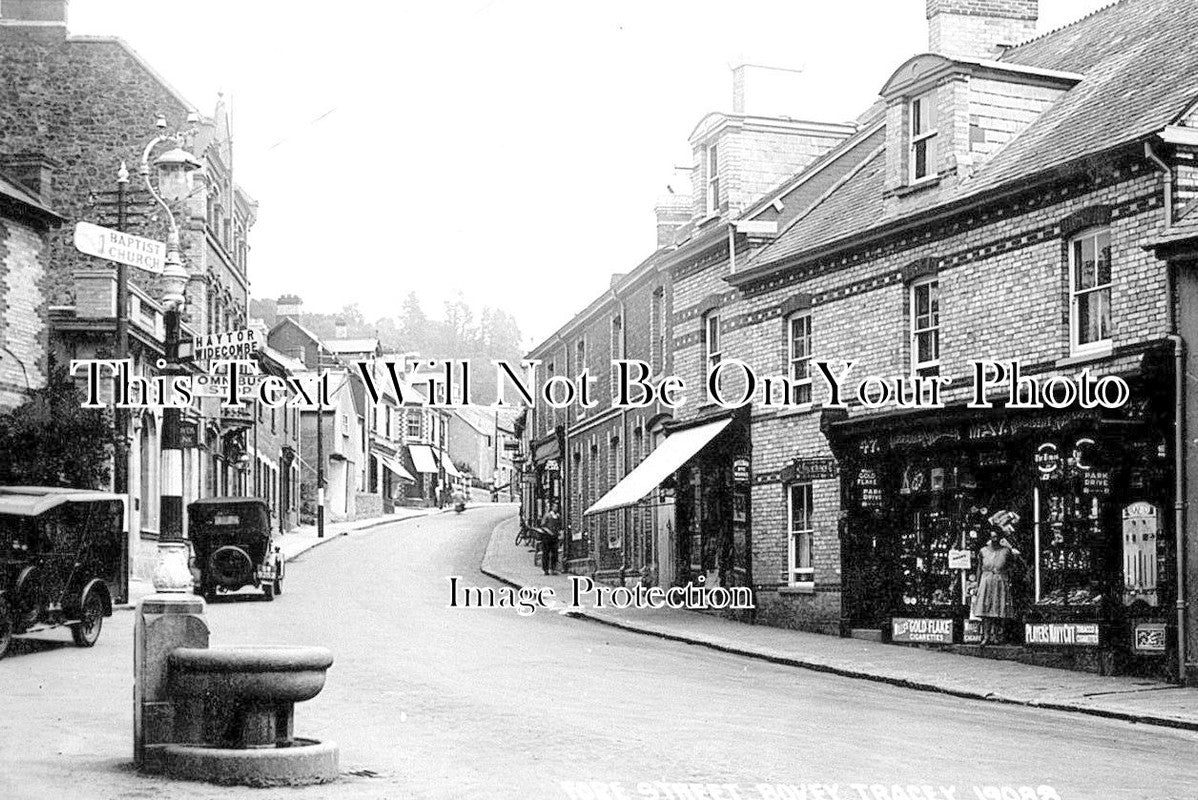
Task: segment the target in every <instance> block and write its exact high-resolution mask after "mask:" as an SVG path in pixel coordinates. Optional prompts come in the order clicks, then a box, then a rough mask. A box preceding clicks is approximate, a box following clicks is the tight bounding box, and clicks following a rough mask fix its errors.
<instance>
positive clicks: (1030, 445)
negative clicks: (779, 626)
mask: <svg viewBox="0 0 1198 800" xmlns="http://www.w3.org/2000/svg"><path fill="white" fill-rule="evenodd" d="M1149 405H1150V404H1148V403H1143V404H1140V405H1139V406H1137V407H1135V408H1124V409H1120V410H1118V412H1110V411H1108V412H1102V413H1100V411H1099V410H1083V409H1071V410H1063V411H1054V410H1051V409H1046V410H1036V411H1016V410H1000V409H993V410H990V409H979V410H968V409H964V408H960V409H953V410H942V411H939V412H935V413H928V412H925V413H920V414H906V415H892V416H889V417H878V418H872V419H868V420H862V419H856V420H847V419H841V420H838V421H833V420H830V421H829V423H828V424H826V425H825V431H826V433H827V435H828V437H829V441H830V442H831V443H832V446H833V449H834V451H835V452H836V454H837V458H838V459H839V461H840V465H841V489H842V497H843V502H844V508H843V512H844V513H843V515H842V527H841V558H842V582H843V587H844V602H843V618H842V630H843V632H844V633H845V634H852V633H861V632H867V631H872V632H874V633H875V635H877V634H880V635H881V638H883V639H884V640H888V641H891V642H895V643H906V644H922V645H935V646H941V647H951V648H953V649H957V650H960V651H963V652H969V653H972V654H976V655H989V656H994V657H1002V658H1013V659H1017V660H1021V661H1025V662H1029V663H1037V664H1043V665H1048V666H1059V667H1067V668H1072V669H1081V670H1087V671H1093V672H1100V673H1103V674H1116V673H1131V674H1144V675H1153V676H1158V677H1165V676H1167V675H1169V674H1172V671H1171V670H1170V664H1169V660H1170V659H1175V658H1176V643H1175V635H1176V631H1175V630H1174V628H1173V626H1171V625H1170V624H1169V623H1170V619H1171V617H1170V614H1171V609H1172V608H1173V604H1174V598H1175V586H1174V582H1175V581H1174V580H1173V577H1172V576H1173V575H1174V563H1175V562H1174V558H1175V553H1174V550H1175V548H1174V546H1173V537H1172V535H1171V531H1170V530H1169V528H1170V527H1171V525H1170V520H1169V515H1168V513H1167V509H1170V508H1171V507H1172V486H1173V484H1172V478H1173V476H1172V470H1171V464H1172V461H1171V458H1172V453H1171V446H1170V425H1168V424H1167V423H1166V420H1164V419H1163V418H1162V417H1161V416H1160V415H1156V414H1153V413H1152V409H1151V408H1150V407H1149ZM1003 551H1005V553H1004V554H1003V555H999V554H1000V552H1003ZM986 573H993V574H991V575H987V574H986ZM999 583H1001V584H1002V586H1001V590H1002V591H1001V593H999V594H1000V599H1001V602H998V603H994V602H992V599H993V597H994V596H995V593H994V592H993V591H992V590H994V589H995V588H996V584H999ZM979 594H980V595H982V596H983V598H982V599H978V598H979ZM987 620H989V625H987ZM991 626H992V627H991ZM984 637H987V640H986V641H983V639H984Z"/></svg>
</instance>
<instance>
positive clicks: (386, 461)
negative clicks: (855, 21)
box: [376, 454, 416, 481]
mask: <svg viewBox="0 0 1198 800" xmlns="http://www.w3.org/2000/svg"><path fill="white" fill-rule="evenodd" d="M376 455H377V456H378V460H379V461H380V462H381V463H382V465H383V466H384V467H386V468H387V469H389V470H391V472H392V474H394V475H395V476H397V477H400V478H403V479H404V480H407V481H414V480H416V479H415V478H413V477H412V474H411V473H410V472H408V471H407V470H406V469H404V468H403V464H400V463H399V462H398V461H396V460H395V459H394V458H391V457H390V456H384V455H382V454H376Z"/></svg>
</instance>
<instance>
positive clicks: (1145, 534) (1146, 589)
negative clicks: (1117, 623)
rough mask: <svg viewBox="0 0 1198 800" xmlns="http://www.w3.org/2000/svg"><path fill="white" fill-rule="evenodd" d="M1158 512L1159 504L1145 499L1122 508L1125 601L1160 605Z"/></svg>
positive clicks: (1126, 603)
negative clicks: (1153, 503)
mask: <svg viewBox="0 0 1198 800" xmlns="http://www.w3.org/2000/svg"><path fill="white" fill-rule="evenodd" d="M1159 516H1160V515H1159V514H1158V512H1157V508H1156V506H1154V505H1152V504H1151V503H1145V502H1143V501H1142V500H1141V501H1137V502H1135V503H1132V504H1131V505H1128V506H1127V507H1125V508H1124V509H1123V603H1124V605H1131V604H1132V603H1134V602H1136V601H1137V600H1142V601H1144V602H1146V603H1148V604H1149V605H1151V606H1156V605H1159V603H1160V600H1159V597H1158V595H1157V579H1158V570H1159V568H1160V565H1159V564H1158V563H1157V536H1158V534H1159V521H1158V520H1159Z"/></svg>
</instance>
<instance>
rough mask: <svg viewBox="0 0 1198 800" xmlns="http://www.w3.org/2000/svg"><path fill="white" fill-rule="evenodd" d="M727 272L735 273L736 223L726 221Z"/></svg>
mask: <svg viewBox="0 0 1198 800" xmlns="http://www.w3.org/2000/svg"><path fill="white" fill-rule="evenodd" d="M728 273H729V274H730V275H735V274H736V223H735V222H729V223H728Z"/></svg>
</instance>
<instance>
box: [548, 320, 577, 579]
mask: <svg viewBox="0 0 1198 800" xmlns="http://www.w3.org/2000/svg"><path fill="white" fill-rule="evenodd" d="M555 336H556V338H557V343H558V344H560V345H561V346H562V370H563V372H564V374H565V375H566V376H569V375H570V348H569V347H567V346H566V340H565V337H563V336H562V335H561V334H560V333H558V334H555ZM563 416H564V418H565V422H563V423H562V452H561V462H560V463H559V464H558V470H559V472H558V474H559V475H561V484H562V496H561V499H560V500H559V501H558V502H560V503H561V506H562V530H564V531H565V532H566V536H569V537H570V538H569V539H567V540H565V541H563V542H562V543H561V555H560V560H561V563H560V564H558V567H559V568H560V569H561V571H562V574H563V575H564V574H565V572H566V553H567V552H568V551H569V549H570V544H569V542H570V541H573V538H574V533H573V531H571V530H570V512H571V510H572V509H571V508H570V505H571V503H570V489H571V488H573V487H571V486H570V409H569V408H567V409H566V413H565V414H564V415H563ZM553 427H554V431H555V432H556V429H557V426H556V425H555V426H553ZM552 507H553V506H552V505H550V508H552ZM579 521H580V522H581V520H579ZM542 566H543V565H542Z"/></svg>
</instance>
